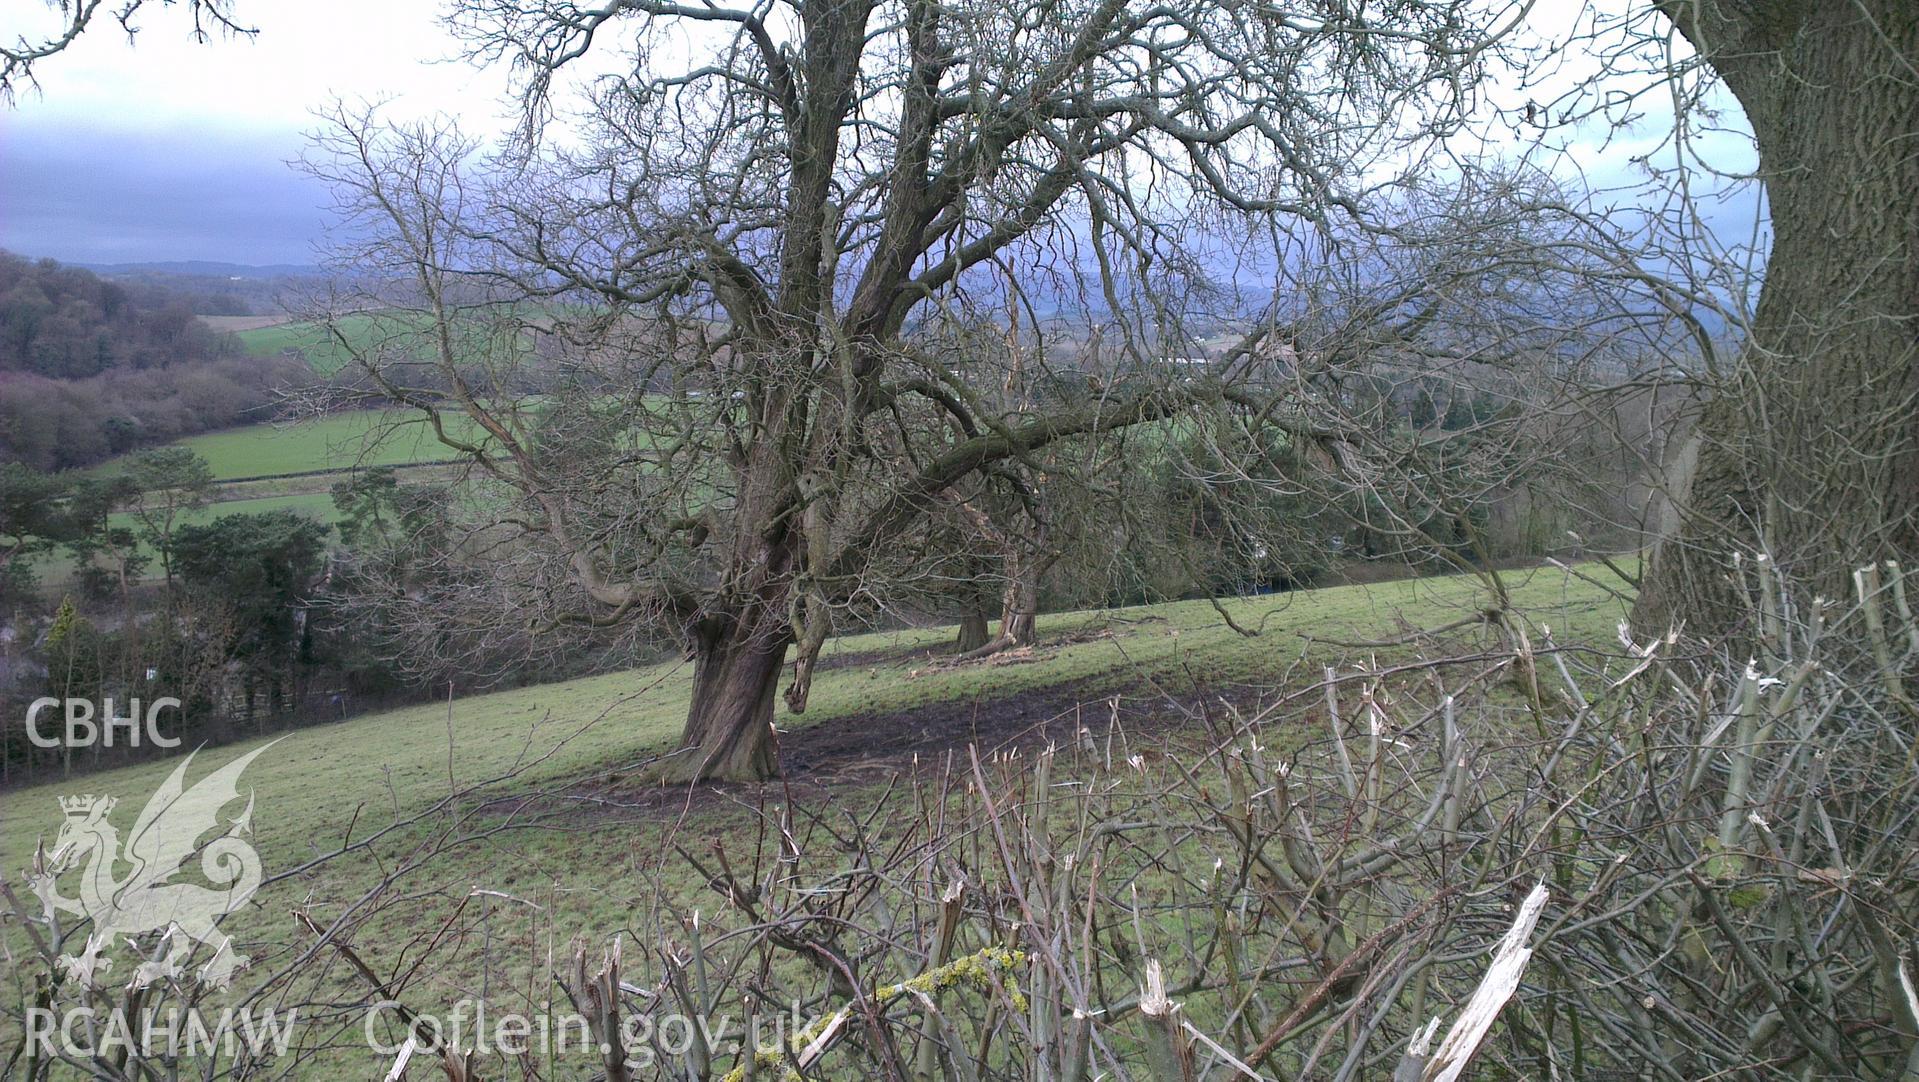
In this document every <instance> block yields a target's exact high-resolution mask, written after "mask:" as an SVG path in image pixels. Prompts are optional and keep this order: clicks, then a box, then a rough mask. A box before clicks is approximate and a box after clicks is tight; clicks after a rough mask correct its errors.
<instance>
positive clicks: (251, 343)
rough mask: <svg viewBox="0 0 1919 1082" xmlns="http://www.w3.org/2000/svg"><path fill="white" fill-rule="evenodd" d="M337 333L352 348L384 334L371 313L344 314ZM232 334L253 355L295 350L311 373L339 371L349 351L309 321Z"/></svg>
mask: <svg viewBox="0 0 1919 1082" xmlns="http://www.w3.org/2000/svg"><path fill="white" fill-rule="evenodd" d="M336 327H337V329H338V331H339V333H341V334H344V335H346V336H348V338H349V340H350V341H352V342H353V343H354V346H355V347H356V348H358V347H364V346H367V345H371V344H372V343H373V342H374V341H375V339H376V338H377V336H379V335H380V334H382V333H385V332H384V330H383V329H382V326H381V323H380V321H379V320H378V319H377V318H376V317H374V316H370V315H368V316H352V315H350V316H344V317H342V318H341V319H340V320H338V321H337V324H336ZM234 337H235V338H238V339H239V340H240V344H241V345H243V346H245V347H246V351H247V352H248V353H251V354H252V355H254V356H255V357H277V356H279V355H280V354H282V353H285V352H287V351H289V350H291V351H294V352H297V353H299V354H300V355H301V356H302V357H304V358H306V362H307V364H308V366H309V367H311V368H312V369H313V370H314V371H315V372H318V373H320V374H322V375H330V374H332V373H334V372H337V371H339V370H340V368H341V367H343V366H344V365H345V364H346V363H347V360H348V357H349V352H348V350H347V349H345V348H344V347H342V345H341V344H340V342H339V341H338V340H337V339H336V338H335V337H334V336H333V334H332V333H330V332H329V331H328V330H327V328H326V327H324V326H322V325H320V324H318V323H312V322H305V321H298V320H296V321H291V322H287V323H280V324H276V325H274V326H271V327H256V328H253V329H250V330H244V331H236V332H234Z"/></svg>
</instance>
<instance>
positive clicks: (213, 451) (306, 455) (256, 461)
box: [109, 410, 478, 481]
mask: <svg viewBox="0 0 1919 1082" xmlns="http://www.w3.org/2000/svg"><path fill="white" fill-rule="evenodd" d="M449 428H450V429H451V430H452V431H453V432H454V433H455V434H456V435H459V436H461V437H468V436H473V435H476V434H477V432H478V429H477V428H475V427H474V426H473V425H471V424H470V423H464V424H462V423H451V424H449ZM176 446H181V447H187V448H190V449H192V450H193V451H194V452H195V453H197V454H199V456H200V457H201V458H204V459H206V460H207V465H208V466H209V467H211V468H212V470H213V476H214V479H215V480H220V481H228V480H232V479H233V478H236V477H265V476H272V475H276V474H286V473H305V472H308V471H312V470H345V469H351V468H353V467H356V466H403V465H407V464H409V463H414V462H433V461H440V460H444V459H448V458H452V457H453V456H454V452H453V451H452V450H450V449H449V448H447V447H446V446H444V445H443V444H441V443H440V442H439V441H438V440H436V439H435V438H434V437H433V433H432V430H431V429H429V428H428V427H427V426H426V424H425V423H424V422H421V421H419V420H417V419H416V417H415V415H412V414H409V413H406V412H403V411H399V410H356V411H353V412H351V413H335V414H329V415H327V416H325V417H318V418H309V419H305V420H300V421H295V422H287V423H275V424H257V425H248V426H246V427H245V428H230V429H225V430H223V431H220V432H208V433H205V434H203V435H199V436H189V437H187V438H186V439H183V440H180V441H178V443H177V444H176ZM109 468H110V467H109Z"/></svg>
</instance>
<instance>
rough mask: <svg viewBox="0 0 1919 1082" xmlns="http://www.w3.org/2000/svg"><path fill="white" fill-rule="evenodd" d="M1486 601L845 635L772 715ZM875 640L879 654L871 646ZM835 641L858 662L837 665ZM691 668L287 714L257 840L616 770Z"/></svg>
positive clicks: (1592, 620)
mask: <svg viewBox="0 0 1919 1082" xmlns="http://www.w3.org/2000/svg"><path fill="white" fill-rule="evenodd" d="M1600 573H1601V574H1604V572H1603V571H1602V572H1600ZM1509 575H1510V576H1511V578H1512V581H1514V582H1518V583H1521V584H1520V585H1519V586H1518V587H1517V589H1515V591H1514V598H1515V602H1516V604H1517V605H1518V606H1519V607H1521V608H1522V609H1523V610H1525V611H1526V612H1527V613H1529V615H1530V616H1531V618H1532V619H1533V620H1534V621H1535V622H1538V623H1542V624H1546V625H1549V626H1550V627H1551V628H1552V629H1553V633H1554V634H1555V636H1556V637H1558V638H1560V639H1561V640H1566V639H1573V638H1593V639H1601V638H1605V637H1608V636H1609V635H1610V633H1611V630H1612V628H1613V627H1614V625H1615V624H1616V623H1617V622H1618V620H1619V619H1620V618H1621V617H1622V616H1623V614H1624V609H1623V607H1622V604H1621V603H1620V602H1619V601H1618V600H1616V599H1615V598H1613V597H1610V596H1608V595H1607V594H1606V593H1605V592H1604V591H1602V590H1600V589H1598V588H1597V587H1595V586H1593V585H1590V584H1589V583H1587V582H1584V581H1581V580H1580V579H1578V578H1574V577H1571V576H1567V575H1565V574H1564V573H1563V572H1559V571H1556V570H1551V569H1541V570H1537V571H1531V572H1516V573H1509ZM1479 600H1480V590H1479V587H1478V583H1477V581H1476V580H1474V579H1471V578H1465V577H1456V576H1455V577H1446V578H1435V579H1413V580H1407V581H1403V582H1395V583H1386V584H1379V585H1372V586H1342V587H1332V588H1327V589H1321V590H1307V591H1301V592H1298V593H1292V594H1275V595H1267V596H1262V597H1254V598H1243V599H1237V600H1231V601H1227V602H1224V605H1225V608H1226V610H1227V611H1228V612H1230V613H1231V614H1232V615H1233V617H1234V619H1235V620H1236V621H1237V622H1239V623H1240V624H1241V625H1242V626H1247V627H1257V628H1261V629H1262V631H1261V634H1260V635H1259V636H1258V637H1254V638H1248V637H1245V636H1242V635H1239V634H1238V633H1236V632H1234V631H1233V630H1231V629H1230V628H1228V627H1227V626H1226V625H1225V624H1224V623H1223V622H1222V621H1221V620H1220V617H1219V615H1218V614H1217V613H1216V612H1215V611H1214V610H1213V608H1212V607H1211V605H1209V604H1208V603H1206V602H1204V601H1189V602H1178V603H1172V604H1165V605H1155V606H1143V607H1139V608H1130V609H1112V610H1101V611H1091V612H1078V613H1062V614H1056V615H1051V616H1046V617H1043V618H1042V619H1041V621H1040V630H1041V634H1042V644H1041V646H1040V647H1039V648H1038V649H1037V650H1036V651H1035V655H1034V656H1033V658H1032V659H1030V660H1021V659H1001V660H1000V661H998V662H987V663H974V664H968V665H958V666H956V665H950V664H946V663H945V659H944V656H943V655H944V654H945V653H946V650H945V647H946V644H947V643H949V642H950V641H951V636H952V631H951V629H948V628H938V629H932V630H925V631H911V632H888V633H879V634H869V635H857V636H851V637H847V638H843V639H838V640H835V641H834V642H832V643H830V644H829V645H828V648H827V654H826V657H827V662H826V663H825V664H823V665H822V671H821V672H820V673H819V676H818V678H817V680H816V682H815V684H814V688H813V693H812V698H811V704H810V706H809V707H808V709H807V712H806V713H805V714H804V715H792V714H790V713H788V712H787V711H786V709H785V707H784V706H782V707H781V708H780V716H779V719H778V722H777V724H778V725H779V726H780V727H781V728H782V729H783V730H786V729H799V728H804V727H806V726H810V725H817V724H820V723H823V722H827V721H831V720H834V719H836V718H842V717H846V716H850V715H855V714H875V713H877V714H899V715H909V714H910V712H911V711H913V710H914V709H916V708H919V707H924V706H930V705H933V704H937V703H951V702H968V701H971V702H976V703H979V704H981V706H980V708H981V709H982V710H988V709H991V704H992V702H993V701H994V700H996V699H1001V698H1005V697H1008V696H1011V695H1014V694H1017V693H1020V692H1024V691H1030V690H1033V689H1036V688H1048V687H1065V686H1083V687H1085V688H1086V689H1087V690H1086V697H1087V698H1089V699H1091V698H1097V697H1098V694H1099V688H1100V686H1101V684H1102V681H1105V682H1110V683H1111V684H1113V685H1114V686H1118V685H1120V684H1122V683H1124V684H1131V683H1133V682H1134V681H1136V680H1137V679H1138V678H1139V677H1141V676H1144V677H1149V678H1153V679H1157V680H1162V681H1167V682H1178V681H1184V680H1189V679H1192V678H1194V677H1200V678H1204V679H1206V680H1208V681H1214V682H1218V683H1220V684H1222V685H1229V684H1266V685H1272V684H1275V683H1278V682H1280V680H1281V678H1282V677H1283V675H1284V674H1285V673H1286V672H1287V671H1288V670H1289V669H1291V668H1294V667H1295V663H1296V662H1298V661H1299V660H1300V659H1301V657H1302V655H1303V654H1310V655H1311V662H1312V663H1311V665H1310V666H1309V667H1307V668H1306V669H1304V672H1305V674H1306V676H1307V678H1309V679H1310V678H1311V677H1313V676H1316V675H1317V672H1318V668H1317V666H1318V664H1320V663H1322V662H1331V661H1335V660H1338V659H1339V658H1341V657H1345V656H1349V655H1353V654H1355V653H1360V654H1378V655H1381V656H1391V654H1392V651H1391V650H1373V651H1354V650H1350V649H1346V648H1339V647H1333V646H1328V645H1323V644H1321V645H1314V644H1311V643H1309V641H1308V639H1307V638H1306V637H1307V636H1311V637H1313V638H1318V639H1347V640H1355V639H1358V640H1364V639H1373V638H1380V637H1389V636H1393V635H1396V634H1398V633H1399V631H1400V629H1401V628H1402V627H1404V626H1408V625H1410V626H1422V627H1433V626H1439V625H1442V624H1446V623H1450V622H1452V621H1454V620H1457V619H1459V618H1460V617H1461V616H1463V615H1466V614H1469V613H1470V612H1471V611H1473V609H1474V608H1476V607H1477V604H1478V602H1479ZM1402 621H1403V623H1402ZM875 654H880V655H884V656H885V657H886V659H885V660H876V661H870V662H867V661H865V660H864V659H866V658H868V657H871V656H874V655H875ZM835 657H841V658H852V659H855V660H856V662H859V663H855V664H840V665H834V664H832V659H834V658H835ZM691 676H692V672H691V666H690V665H687V664H681V663H669V664H663V665H657V666H654V667H651V668H645V669H639V670H635V671H632V672H624V673H615V674H611V675H606V676H596V677H590V678H587V679H582V680H574V681H570V682H566V683H560V684H549V685H544V686H540V687H531V688H524V689H518V690H513V691H502V692H496V693H493V694H487V695H476V696H471V697H465V698H456V699H454V701H453V702H452V703H451V705H450V706H449V705H447V704H435V705H429V706H418V707H411V708H407V709H403V710H396V711H392V712H389V713H382V714H372V715H367V716H364V717H359V718H354V719H351V720H349V721H345V722H341V723H338V724H333V725H323V726H318V727H313V728H308V729H302V730H297V731H295V732H292V733H290V734H287V735H286V736H284V737H283V738H279V739H278V742H277V743H275V744H274V747H273V749H272V750H271V751H270V752H268V753H266V754H265V755H262V756H261V758H260V759H259V761H258V762H256V763H255V764H254V765H253V767H251V768H250V769H249V771H248V779H249V781H250V783H251V784H252V786H253V788H254V789H255V791H256V792H257V793H258V794H259V814H258V816H257V818H256V830H257V838H258V841H257V844H258V845H259V847H260V849H261V851H262V852H263V853H264V854H268V855H269V856H271V855H275V854H277V855H281V856H289V855H291V854H292V853H293V852H295V851H298V850H301V849H304V848H307V847H308V845H309V843H311V842H312V841H313V840H314V839H316V838H324V837H327V836H330V835H335V834H338V833H339V832H340V831H341V830H342V829H343V828H344V827H345V826H346V824H347V823H348V822H349V821H350V820H352V819H353V818H354V817H355V816H356V815H362V814H363V813H364V810H365V809H366V808H367V807H369V806H375V805H377V806H381V807H383V808H384V809H385V811H387V812H403V811H405V810H406V809H408V808H409V807H416V806H424V805H427V804H431V803H432V802H434V801H436V800H438V799H439V798H440V797H441V796H444V795H445V794H446V792H447V791H448V783H449V772H451V775H452V780H453V781H454V782H455V783H458V784H470V783H472V782H475V781H479V780H481V779H483V778H487V777H492V776H495V775H499V774H503V773H505V772H507V771H509V770H511V769H512V768H514V766H515V765H516V764H521V763H526V762H531V761H534V760H540V761H539V764H538V765H537V766H536V767H534V768H532V769H530V770H528V771H527V772H526V773H525V774H524V775H523V776H522V777H521V778H520V779H519V780H520V781H521V782H523V783H524V784H525V785H527V786H537V785H539V784H542V783H546V782H552V781H554V780H558V779H566V778H571V777H577V776H583V775H590V774H600V773H605V772H609V771H618V770H621V769H623V768H624V767H626V766H627V765H629V764H631V763H633V762H635V761H637V760H640V759H643V758H645V757H647V756H649V755H652V754H655V753H657V752H659V751H662V750H665V749H666V748H668V747H669V746H670V745H671V743H672V741H673V740H674V738H675V737H676V736H677V735H678V733H679V728H680V724H681V722H682V720H683V717H684V713H685V710H686V705H687V696H688V693H689V689H690V684H691ZM267 742H268V741H266V740H260V741H255V742H250V743H246V744H241V745H235V746H231V747H223V748H219V749H214V750H209V751H206V752H204V753H203V754H202V757H203V758H204V759H206V760H207V763H206V764H205V765H206V766H208V767H211V766H212V765H213V764H214V763H216V762H225V761H227V760H229V759H231V758H233V757H235V756H237V755H240V754H242V753H244V752H246V751H248V750H252V749H253V748H256V747H259V746H261V745H263V744H265V743H267ZM176 765H177V761H175V760H165V761H158V762H152V763H147V764H143V765H139V766H132V767H126V768H123V769H117V770H109V771H105V772H101V773H97V774H92V775H89V776H87V777H86V778H85V779H84V780H80V781H76V782H73V783H65V782H49V783H46V784H42V785H37V786H34V787H32V788H27V789H22V790H16V791H13V792H11V793H7V794H5V795H4V796H0V821H4V822H6V823H7V824H8V829H7V831H6V837H5V839H4V842H0V859H3V860H4V862H5V866H6V867H8V868H18V867H19V866H20V862H21V861H22V860H23V859H24V858H25V857H26V855H27V854H28V853H29V852H30V851H31V849H32V847H33V839H34V838H35V837H36V836H39V835H42V834H45V835H47V836H49V837H50V836H51V832H52V831H53V830H54V829H56V828H57V827H58V825H59V809H58V806H57V805H56V803H55V801H54V796H55V795H56V794H60V793H65V792H67V791H69V790H72V789H74V788H75V787H76V786H80V787H84V788H85V789H87V790H89V791H93V792H106V793H113V794H120V795H124V796H125V797H126V798H127V799H126V800H125V801H124V803H128V804H132V803H136V802H137V800H136V798H137V797H143V796H144V794H146V793H149V792H151V791H153V789H154V788H155V787H156V786H157V785H158V784H159V783H160V782H161V780H163V779H164V778H165V777H166V776H167V775H168V774H169V773H171V771H172V770H173V768H174V767H175V766H176ZM197 768H198V764H196V770H197Z"/></svg>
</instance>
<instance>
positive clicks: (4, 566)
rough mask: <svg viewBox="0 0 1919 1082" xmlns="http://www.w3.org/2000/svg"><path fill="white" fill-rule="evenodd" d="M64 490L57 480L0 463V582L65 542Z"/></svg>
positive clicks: (67, 525) (67, 526) (11, 579)
mask: <svg viewBox="0 0 1919 1082" xmlns="http://www.w3.org/2000/svg"><path fill="white" fill-rule="evenodd" d="M67 489H68V484H67V482H66V481H64V480H62V479H60V478H58V477H51V476H48V475H47V474H44V473H40V472H39V471H37V470H34V469H32V468H31V467H28V466H26V465H23V464H21V463H18V462H7V463H0V580H4V581H6V582H14V581H16V580H15V578H14V576H15V575H17V574H18V573H19V571H20V569H21V568H24V566H25V563H26V561H28V560H31V559H32V558H33V557H34V556H37V555H39V554H41V553H43V552H46V551H48V550H50V549H52V548H53V547H54V546H55V545H57V544H59V543H60V542H62V541H64V540H66V539H67V537H68V532H69V529H70V522H71V520H70V519H69V518H68V516H67V514H66V508H65V507H64V506H63V504H62V500H63V499H64V498H65V496H66V494H67ZM15 561H20V564H19V565H18V566H16V563H15Z"/></svg>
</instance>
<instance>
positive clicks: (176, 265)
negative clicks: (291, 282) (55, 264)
mask: <svg viewBox="0 0 1919 1082" xmlns="http://www.w3.org/2000/svg"><path fill="white" fill-rule="evenodd" d="M68 265H69V266H74V267H84V268H85V269H87V270H90V271H92V272H93V273H95V274H100V275H105V276H107V277H111V278H124V277H140V276H146V275H179V276H184V277H189V278H228V279H233V278H240V279H266V278H317V277H319V276H321V275H322V274H324V273H325V272H324V271H323V270H321V269H320V268H319V267H316V266H312V265H310V264H300V263H272V264H268V265H266V266H255V265H252V264H248V263H219V262H214V261H211V260H205V259H179V260H171V261H166V262H159V263H71V264H68Z"/></svg>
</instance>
